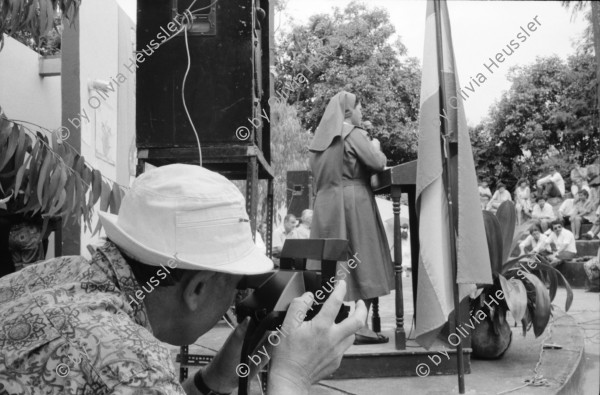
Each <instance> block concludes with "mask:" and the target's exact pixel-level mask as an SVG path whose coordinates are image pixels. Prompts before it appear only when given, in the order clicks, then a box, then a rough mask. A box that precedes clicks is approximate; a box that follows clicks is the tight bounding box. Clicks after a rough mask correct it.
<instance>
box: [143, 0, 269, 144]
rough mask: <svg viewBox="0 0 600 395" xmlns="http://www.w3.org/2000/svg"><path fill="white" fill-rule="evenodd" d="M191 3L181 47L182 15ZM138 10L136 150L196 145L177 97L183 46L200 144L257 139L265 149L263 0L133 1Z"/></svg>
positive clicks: (191, 110) (265, 32)
mask: <svg viewBox="0 0 600 395" xmlns="http://www.w3.org/2000/svg"><path fill="white" fill-rule="evenodd" d="M190 5H192V7H191V9H190V11H191V15H192V17H193V18H192V24H191V27H190V28H189V29H188V32H187V42H188V45H187V48H186V43H185V38H184V32H183V31H181V30H182V29H184V28H185V26H186V25H187V24H188V19H186V18H183V17H181V14H183V15H185V14H186V13H185V10H186V9H188V8H189V7H190ZM137 7H138V14H137V15H138V16H137V43H136V46H137V62H136V63H137V64H136V65H135V66H133V67H134V68H135V67H137V70H136V72H137V77H136V87H137V91H136V97H137V101H136V102H137V104H136V125H137V126H136V129H137V146H138V148H139V149H140V148H177V147H196V138H195V136H194V134H193V131H192V127H191V125H190V122H189V121H188V117H187V115H186V113H185V110H184V106H183V101H182V82H183V78H184V74H185V73H186V69H187V68H188V55H187V51H188V50H189V57H190V60H189V62H190V66H189V73H188V75H187V79H186V84H185V102H186V104H187V108H188V111H189V113H190V115H191V118H192V120H193V123H194V125H195V127H196V130H197V131H198V134H199V136H200V141H201V143H202V144H203V145H215V144H225V145H227V144H234V143H235V144H256V145H257V146H258V147H259V148H262V149H263V152H265V151H266V153H269V152H270V150H269V141H270V128H269V123H270V108H269V105H268V100H269V97H270V76H269V71H270V70H269V66H270V61H269V57H270V56H269V55H270V54H269V43H270V41H271V34H270V32H271V28H270V27H271V26H272V11H271V10H272V8H270V7H269V2H268V0H218V1H214V0H197V1H196V2H193V0H138V2H137ZM178 14H179V16H177V15H178ZM188 15H189V14H188ZM270 22H271V23H270ZM263 144H264V146H263ZM265 156H270V155H265Z"/></svg>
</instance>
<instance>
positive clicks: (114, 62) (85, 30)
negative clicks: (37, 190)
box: [74, 0, 135, 255]
mask: <svg viewBox="0 0 600 395" xmlns="http://www.w3.org/2000/svg"><path fill="white" fill-rule="evenodd" d="M79 26H80V32H79V51H80V58H79V59H80V74H79V78H80V87H79V94H80V97H81V102H80V105H81V111H80V116H79V117H78V119H75V120H74V122H76V123H77V122H80V128H81V152H82V154H83V155H84V156H85V158H86V160H87V161H88V163H90V164H91V165H92V166H93V167H95V168H97V169H99V170H100V171H101V172H102V174H103V175H104V176H106V177H107V178H108V179H110V180H113V181H117V182H118V183H119V184H121V185H124V186H129V183H130V179H131V176H132V175H134V174H135V173H134V166H133V160H132V159H133V155H131V153H132V151H134V150H135V71H133V72H132V71H130V70H129V69H127V67H126V65H128V64H129V63H130V61H129V58H131V57H132V56H133V50H134V49H135V45H134V42H135V41H134V40H135V24H134V22H133V21H132V19H131V18H130V17H129V16H128V15H127V14H126V13H125V12H124V11H123V9H122V8H121V7H120V6H119V5H118V3H117V2H116V1H115V0H87V1H84V2H82V6H81V9H80V18H79ZM132 70H135V69H133V68H132ZM94 84H96V86H100V85H103V86H104V89H103V88H98V89H95V88H93V87H91V86H93V85H94ZM97 220H98V217H97V216H94V219H93V221H92V225H93V226H94V227H95V224H96V222H97ZM101 236H103V232H102V233H101V235H100V236H99V235H96V236H95V237H92V236H91V232H89V231H85V229H83V228H82V232H81V237H82V239H81V252H82V254H83V255H88V252H87V245H88V244H96V243H98V238H99V237H101Z"/></svg>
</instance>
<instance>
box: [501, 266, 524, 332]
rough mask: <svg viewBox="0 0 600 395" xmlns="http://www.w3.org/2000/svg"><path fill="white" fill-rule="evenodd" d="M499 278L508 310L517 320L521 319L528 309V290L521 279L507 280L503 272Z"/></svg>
mask: <svg viewBox="0 0 600 395" xmlns="http://www.w3.org/2000/svg"><path fill="white" fill-rule="evenodd" d="M498 278H499V279H500V286H501V287H502V292H503V293H504V299H505V300H506V304H507V306H508V310H510V313H511V314H512V316H513V318H514V319H515V321H516V322H519V321H521V320H522V319H523V317H524V316H525V310H526V309H527V290H526V289H525V286H524V285H523V283H522V282H521V281H520V280H517V279H514V278H511V279H510V280H507V279H506V278H504V276H503V275H501V274H500V275H498Z"/></svg>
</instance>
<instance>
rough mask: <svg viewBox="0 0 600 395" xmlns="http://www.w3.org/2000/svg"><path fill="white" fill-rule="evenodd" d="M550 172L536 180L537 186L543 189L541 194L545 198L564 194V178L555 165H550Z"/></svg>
mask: <svg viewBox="0 0 600 395" xmlns="http://www.w3.org/2000/svg"><path fill="white" fill-rule="evenodd" d="M549 172H550V174H548V175H547V176H545V177H542V178H540V179H539V180H537V186H538V188H540V189H542V190H543V192H542V193H543V195H544V197H545V198H546V199H547V198H549V197H563V195H564V194H565V180H563V178H562V176H561V175H560V173H559V172H558V171H556V167H554V166H550V169H549Z"/></svg>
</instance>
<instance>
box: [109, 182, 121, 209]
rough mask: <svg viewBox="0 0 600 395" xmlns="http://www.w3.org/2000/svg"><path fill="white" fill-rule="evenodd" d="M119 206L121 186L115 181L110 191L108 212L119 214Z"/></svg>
mask: <svg viewBox="0 0 600 395" xmlns="http://www.w3.org/2000/svg"><path fill="white" fill-rule="evenodd" d="M120 207H121V187H120V186H119V184H117V183H116V182H115V183H114V184H113V187H112V192H111V194H110V213H111V214H115V215H116V214H119V208H120Z"/></svg>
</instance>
